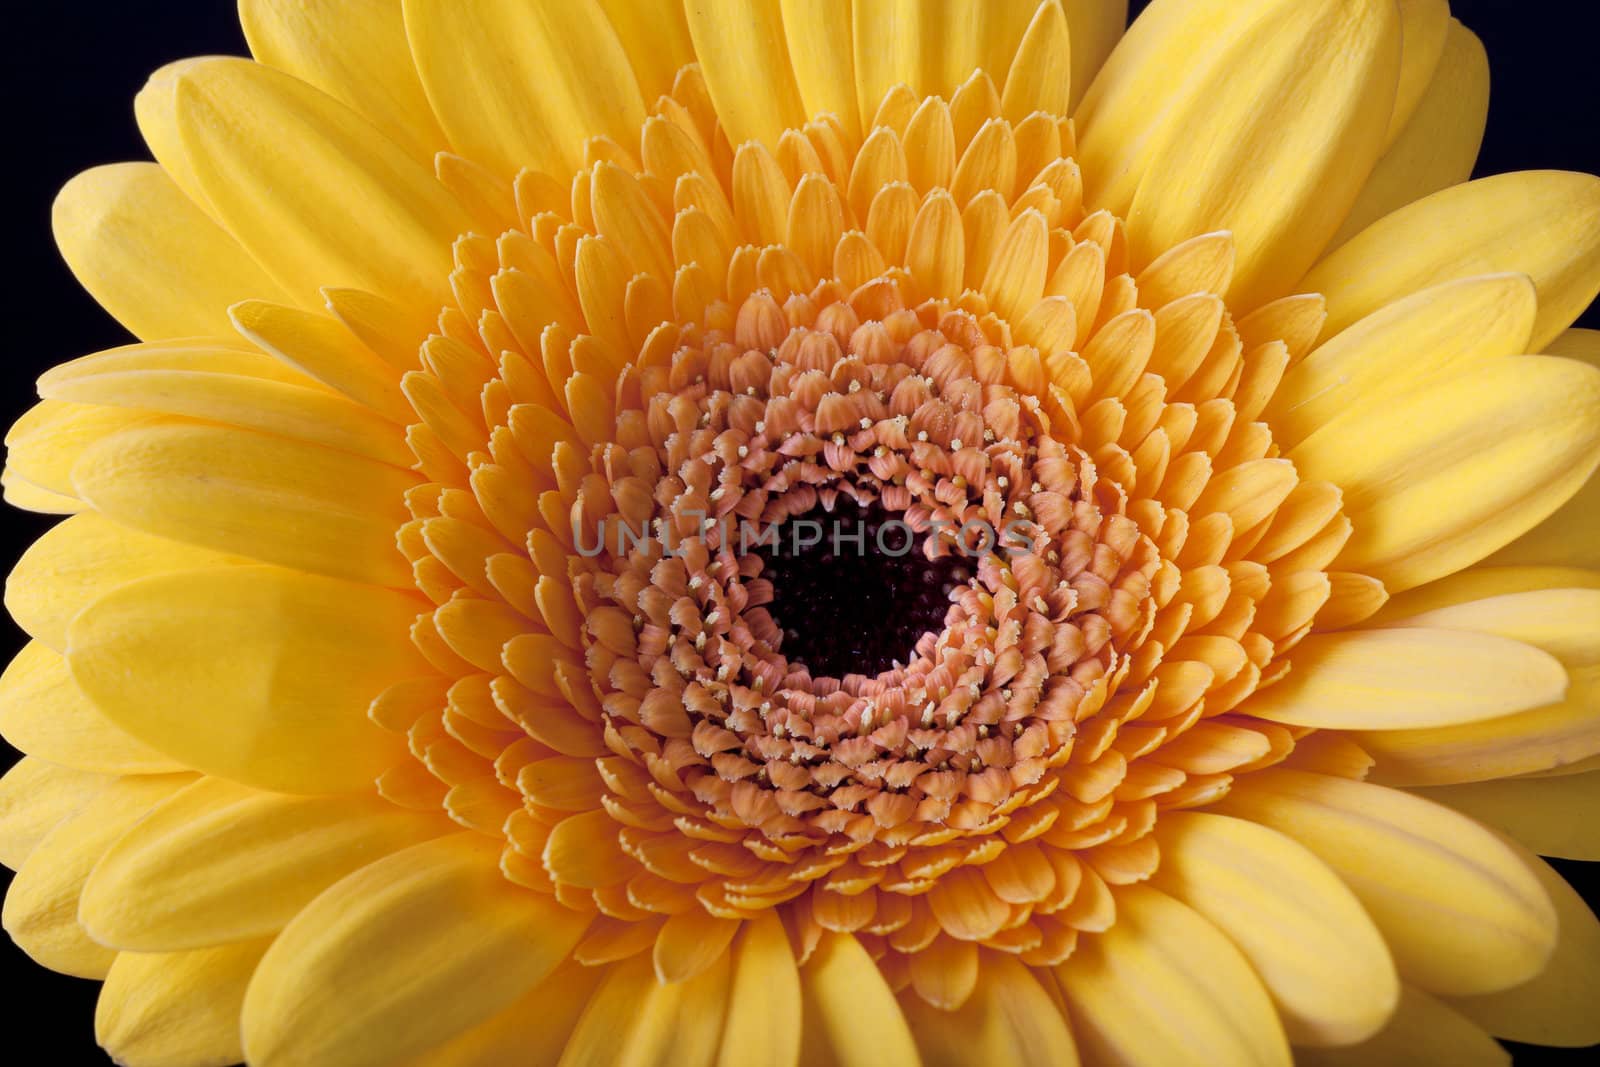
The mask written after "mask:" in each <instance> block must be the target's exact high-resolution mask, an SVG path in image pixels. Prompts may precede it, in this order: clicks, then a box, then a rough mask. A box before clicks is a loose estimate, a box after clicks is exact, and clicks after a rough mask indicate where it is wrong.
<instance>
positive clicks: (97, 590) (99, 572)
mask: <svg viewBox="0 0 1600 1067" xmlns="http://www.w3.org/2000/svg"><path fill="white" fill-rule="evenodd" d="M244 562H245V561H244V560H243V559H240V558H238V557H234V556H226V555H223V554H222V553H220V552H209V551H207V550H206V549H203V548H196V547H194V546H193V545H185V544H183V543H181V542H178V541H169V540H167V539H166V538H164V537H151V536H150V535H149V534H144V533H140V532H139V531H137V530H133V529H130V528H128V527H126V526H119V525H118V524H117V523H114V522H112V521H111V520H110V519H107V518H105V517H104V516H101V515H98V514H96V513H94V512H92V511H89V512H84V513H83V514H80V515H74V516H72V517H71V518H69V519H67V520H66V521H64V522H60V523H57V524H56V525H55V526H52V527H51V528H50V529H49V530H46V531H45V533H44V536H42V537H40V538H39V540H37V541H35V542H34V543H33V544H31V545H29V546H28V550H27V551H26V552H24V553H23V554H22V558H21V559H19V560H17V565H16V567H15V568H13V569H12V571H11V575H10V577H9V578H7V579H6V596H5V602H6V610H7V611H9V612H10V613H11V617H12V618H13V619H15V620H16V621H17V625H19V626H21V627H22V628H23V629H24V630H26V631H27V632H28V634H29V635H30V636H32V637H34V638H36V639H37V640H39V641H42V642H44V643H45V644H46V645H49V646H50V647H51V648H53V649H55V650H56V651H58V652H61V651H65V650H66V647H67V626H68V625H69V624H70V623H71V622H72V620H73V618H74V617H75V616H76V615H77V614H78V612H80V611H82V610H83V609H84V608H86V607H88V606H89V605H90V604H91V603H93V602H94V601H95V600H97V599H99V598H100V597H101V596H103V595H105V594H106V593H109V592H110V591H111V590H113V589H116V588H117V587H118V586H122V585H126V584H127V583H128V582H132V581H137V580H138V579H140V578H148V577H150V576H151V575H154V574H168V573H171V572H173V571H180V570H194V569H196V568H204V567H220V566H225V565H228V564H233V563H244Z"/></svg>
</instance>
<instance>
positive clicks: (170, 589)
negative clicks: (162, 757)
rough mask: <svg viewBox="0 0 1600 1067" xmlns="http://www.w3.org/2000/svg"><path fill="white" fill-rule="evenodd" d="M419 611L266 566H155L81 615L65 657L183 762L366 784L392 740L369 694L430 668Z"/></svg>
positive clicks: (274, 781)
mask: <svg viewBox="0 0 1600 1067" xmlns="http://www.w3.org/2000/svg"><path fill="white" fill-rule="evenodd" d="M417 610H418V605H417V601H416V600H414V599H413V598H410V597H406V596H402V595H400V594H398V593H392V592H388V591H385V590H381V589H374V588H371V587H368V586H359V585H351V584H349V583H346V582H337V581H332V580H330V579H326V578H315V577H312V576H310V575H303V574H295V573H292V572H289V571H282V570H278V569H277V568H272V567H237V568H233V569H230V570H204V571H189V572H183V573H181V574H173V575H161V576H157V577H153V578H145V579H142V580H140V581H137V582H131V583H129V584H127V585H124V586H122V587H121V588H120V589H117V590H115V591H114V592H111V593H109V594H107V595H106V596H105V597H104V598H102V599H101V600H99V601H97V602H96V603H94V604H93V605H91V606H90V607H89V608H87V609H86V610H84V611H83V612H82V613H81V614H80V615H78V617H77V618H76V619H75V620H73V623H72V626H71V628H70V630H69V631H68V649H67V660H68V663H70V664H71V667H72V674H73V677H74V678H75V679H76V680H77V682H78V684H79V685H80V686H81V687H82V688H83V690H84V692H86V693H87V694H88V695H89V698H90V699H91V700H93V701H94V702H95V704H96V706H98V707H99V708H100V710H101V711H102V712H104V713H105V714H106V715H107V716H108V717H109V718H110V719H111V720H112V721H114V722H116V723H117V724H118V725H120V726H121V727H122V728H123V729H125V730H127V731H128V732H129V733H130V734H133V735H134V736H135V737H137V738H139V739H140V740H142V741H144V742H145V743H146V744H148V745H150V746H151V747H153V748H155V749H157V750H159V751H161V752H165V753H167V754H168V755H170V756H172V757H173V758H175V759H178V760H181V761H182V762H183V763H185V764H187V765H188V766H191V767H195V768H197V769H200V770H204V771H207V772H210V773H214V774H218V775H220V776H222V777H224V778H234V779H237V780H239V781H243V782H248V783H250V784H253V785H257V786H260V787H262V788H267V789H279V790H283V791H287V792H338V791H343V790H351V789H360V788H364V787H366V786H368V785H369V784H370V783H371V782H372V780H373V779H374V778H375V777H376V776H377V775H378V774H379V773H381V772H382V771H383V769H384V768H385V767H386V766H388V765H389V763H390V760H391V758H392V757H393V756H395V755H396V752H395V748H396V744H397V742H396V740H395V739H394V738H393V737H392V735H389V734H387V733H385V732H384V731H382V730H379V729H378V728H377V727H376V726H374V725H373V724H372V723H371V722H369V721H368V720H367V717H366V709H367V705H368V704H369V703H370V702H371V700H372V699H373V698H374V697H375V696H377V695H378V693H380V692H382V691H383V689H384V688H386V687H387V686H389V685H391V684H393V683H394V681H395V680H396V679H397V678H406V677H413V676H416V675H420V674H424V673H428V668H427V666H426V664H425V663H423V662H422V660H421V658H420V656H419V655H418V654H417V652H416V650H415V647H414V646H413V645H412V644H411V640H410V637H409V628H410V626H411V623H412V621H413V619H414V617H415V613H416V611H417ZM328 634H338V635H339V640H338V642H337V643H330V642H329V641H328V639H327V635H328Z"/></svg>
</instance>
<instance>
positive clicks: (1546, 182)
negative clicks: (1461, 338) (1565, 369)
mask: <svg viewBox="0 0 1600 1067" xmlns="http://www.w3.org/2000/svg"><path fill="white" fill-rule="evenodd" d="M1496 271H1513V272H1516V273H1519V274H1526V275H1528V276H1529V277H1530V278H1532V279H1533V283H1534V285H1535V286H1537V287H1538V290H1539V318H1538V322H1537V323H1536V324H1535V326H1534V330H1533V342H1532V348H1533V350H1534V351H1536V352H1537V351H1541V350H1542V349H1543V348H1544V346H1545V345H1547V344H1549V343H1550V341H1551V340H1553V339H1554V338H1555V337H1556V336H1557V335H1558V334H1560V333H1561V331H1562V330H1564V329H1566V328H1567V327H1568V326H1569V325H1571V323H1572V321H1573V320H1574V319H1576V318H1577V317H1578V315H1579V314H1581V313H1582V312H1583V309H1584V308H1586V307H1588V306H1589V302H1590V301H1591V300H1593V299H1594V297H1595V293H1596V292H1600V178H1596V177H1594V176H1592V175H1588V174H1573V173H1568V172H1566V171H1522V172H1518V173H1515V174H1497V175H1495V176H1494V177H1491V178H1482V179H1479V180H1478V181H1475V182H1467V183H1466V184H1464V185H1457V186H1453V187H1451V188H1449V189H1445V190H1443V191H1441V192H1437V193H1434V194H1433V195H1432V196H1430V197H1427V198H1425V199H1422V200H1418V201H1417V202H1415V203H1413V204H1408V205H1407V206H1405V207H1403V208H1400V209H1399V210H1398V211H1395V212H1394V213H1393V214H1391V215H1386V216H1384V217H1383V218H1382V219H1379V220H1378V221H1377V222H1375V223H1373V224H1372V225H1371V226H1369V227H1367V228H1366V229H1365V230H1362V231H1361V232H1360V233H1359V234H1357V235H1356V236H1355V237H1353V238H1351V239H1350V240H1349V241H1347V242H1346V243H1345V244H1343V245H1342V246H1340V247H1339V248H1338V249H1337V250H1336V251H1334V252H1332V253H1331V254H1329V255H1328V256H1326V257H1325V258H1324V259H1323V260H1322V262H1320V263H1318V264H1317V266H1316V268H1315V269H1314V270H1312V271H1311V272H1310V273H1309V274H1307V275H1306V276H1305V278H1304V279H1303V280H1302V281H1301V282H1300V285H1299V288H1300V290H1301V291H1302V292H1311V293H1321V294H1322V295H1323V296H1324V297H1325V298H1326V299H1327V303H1328V321H1327V323H1326V325H1324V326H1323V336H1324V337H1328V336H1332V335H1333V334H1335V333H1338V332H1339V331H1340V330H1342V329H1344V328H1345V327H1346V326H1349V325H1350V324H1351V323H1352V322H1355V321H1356V320H1357V319H1361V318H1365V317H1366V316H1368V315H1370V314H1372V313H1373V312H1374V311H1376V310H1378V309H1379V308H1381V307H1383V306H1384V305H1385V304H1389V303H1392V302H1394V301H1396V300H1399V299H1400V298H1402V297H1405V296H1408V295H1410V294H1411V293H1414V292H1417V291H1418V290H1419V289H1426V288H1427V287H1428V286H1430V285H1437V284H1439V283H1440V282H1446V281H1450V280H1452V279H1454V278H1466V277H1471V276H1473V275H1476V274H1489V273H1493V272H1496Z"/></svg>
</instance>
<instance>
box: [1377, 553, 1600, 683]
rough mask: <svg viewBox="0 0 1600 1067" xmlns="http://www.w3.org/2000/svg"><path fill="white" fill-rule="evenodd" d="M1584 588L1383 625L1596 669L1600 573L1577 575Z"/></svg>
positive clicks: (1487, 600) (1521, 595)
mask: <svg viewBox="0 0 1600 1067" xmlns="http://www.w3.org/2000/svg"><path fill="white" fill-rule="evenodd" d="M1579 574H1580V575H1582V578H1583V579H1584V581H1585V587H1577V588H1559V587H1557V588H1544V589H1528V590H1524V591H1522V592H1515V593H1503V594H1501V595H1499V596H1489V597H1484V598H1482V599H1476V600H1468V601H1464V602H1462V603H1457V604H1451V605H1448V606H1441V607H1437V608H1434V609H1433V610H1431V611H1425V612H1422V613H1421V614H1418V615H1404V616H1403V617H1401V618H1390V617H1389V616H1388V615H1386V616H1385V622H1384V623H1383V625H1385V626H1426V627H1430V628H1434V629H1442V630H1470V631H1472V632H1474V633H1483V634H1494V635H1496V636H1499V637H1509V638H1510V639H1512V640H1513V641H1521V642H1523V643H1524V644H1528V645H1532V646H1533V647H1535V648H1539V649H1543V650H1544V651H1546V652H1548V653H1550V654H1551V655H1552V656H1554V657H1555V658H1556V659H1558V660H1560V661H1561V662H1562V663H1564V664H1565V665H1566V666H1567V667H1569V668H1580V667H1589V666H1594V665H1595V664H1600V629H1597V628H1596V627H1595V625H1594V620H1596V619H1600V572H1594V571H1581V572H1579Z"/></svg>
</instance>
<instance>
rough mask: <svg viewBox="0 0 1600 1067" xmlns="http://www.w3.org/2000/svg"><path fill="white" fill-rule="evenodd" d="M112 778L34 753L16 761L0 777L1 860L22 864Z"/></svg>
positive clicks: (7, 864)
mask: <svg viewBox="0 0 1600 1067" xmlns="http://www.w3.org/2000/svg"><path fill="white" fill-rule="evenodd" d="M112 781H113V779H112V778H110V777H109V776H107V775H103V774H92V773H90V772H89V771H79V770H74V769H72V768H71V767H60V766H57V765H56V764H54V763H46V762H45V761H44V760H40V759H34V758H33V757H32V756H23V757H22V758H21V759H19V760H17V762H15V763H13V764H12V765H11V767H10V769H9V770H7V771H6V773H5V774H4V775H3V776H0V864H4V865H5V866H7V867H10V868H11V869H12V870H16V869H17V868H18V867H21V866H22V861H23V860H25V859H27V858H28V854H29V853H30V852H32V851H33V850H34V849H35V848H37V847H38V845H39V842H40V841H42V840H43V839H44V836H45V835H46V834H48V833H49V832H50V831H51V830H54V829H55V828H56V826H57V825H58V824H59V823H60V822H61V820H63V819H65V818H67V816H69V815H71V814H72V813H73V812H75V811H77V810H78V809H79V808H81V807H83V806H84V805H85V804H87V803H88V802H89V801H91V800H93V799H94V798H95V797H96V796H98V795H99V793H100V792H101V790H103V789H105V787H106V786H108V785H110V784H111V782H112Z"/></svg>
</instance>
